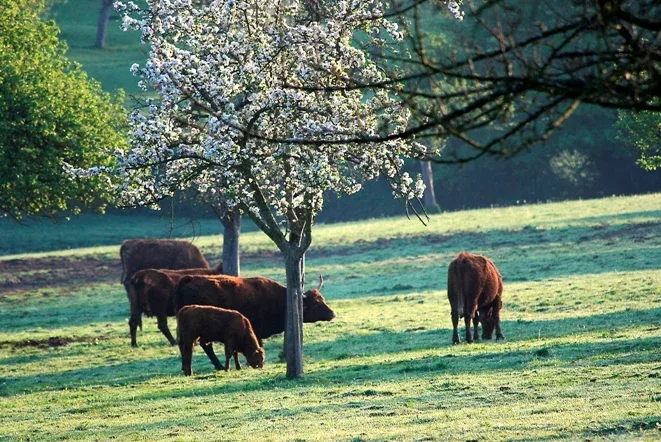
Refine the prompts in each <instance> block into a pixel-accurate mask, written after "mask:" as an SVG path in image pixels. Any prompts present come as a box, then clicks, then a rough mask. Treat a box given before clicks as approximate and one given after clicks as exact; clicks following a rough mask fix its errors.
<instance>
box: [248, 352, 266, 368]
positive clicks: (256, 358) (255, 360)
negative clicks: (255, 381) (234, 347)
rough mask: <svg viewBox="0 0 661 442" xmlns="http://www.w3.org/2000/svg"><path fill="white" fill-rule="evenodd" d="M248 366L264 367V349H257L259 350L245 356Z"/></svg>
mask: <svg viewBox="0 0 661 442" xmlns="http://www.w3.org/2000/svg"><path fill="white" fill-rule="evenodd" d="M244 356H245V357H246V361H248V365H250V366H251V367H252V368H262V367H263V366H264V349H263V348H261V347H257V349H256V350H255V351H254V352H252V353H249V354H244Z"/></svg>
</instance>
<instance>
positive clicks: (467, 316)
mask: <svg viewBox="0 0 661 442" xmlns="http://www.w3.org/2000/svg"><path fill="white" fill-rule="evenodd" d="M502 294H503V278H502V276H501V275H500V272H499V271H498V269H497V268H496V266H495V264H494V263H493V261H491V260H490V259H489V258H487V257H486V256H481V255H473V254H471V253H468V252H461V253H460V254H459V256H457V257H456V258H455V259H454V261H452V262H451V263H450V266H449V268H448V299H449V300H450V306H451V308H452V327H453V333H452V343H453V344H459V332H458V331H457V325H458V323H459V317H460V316H463V317H464V322H465V324H466V342H468V343H469V344H470V343H471V342H473V337H472V336H471V319H472V320H473V325H474V327H475V340H477V339H478V321H479V322H481V323H482V339H491V337H492V335H493V331H494V328H495V329H496V339H505V336H503V333H502V331H501V329H500V310H501V309H502V307H503V301H502V299H501V298H502Z"/></svg>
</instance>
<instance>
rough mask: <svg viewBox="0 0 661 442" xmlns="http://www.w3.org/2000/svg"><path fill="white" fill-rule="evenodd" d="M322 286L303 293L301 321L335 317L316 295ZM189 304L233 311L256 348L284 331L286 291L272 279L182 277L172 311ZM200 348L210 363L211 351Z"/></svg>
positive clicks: (212, 359)
mask: <svg viewBox="0 0 661 442" xmlns="http://www.w3.org/2000/svg"><path fill="white" fill-rule="evenodd" d="M322 286H323V279H320V284H319V287H318V288H316V289H313V290H308V291H307V292H305V293H304V294H303V322H317V321H330V320H332V319H333V318H335V312H333V310H331V308H330V307H329V306H328V305H327V304H326V302H325V300H324V297H323V296H322V295H321V293H320V292H319V290H320V289H321V287H322ZM191 304H199V305H213V306H216V307H221V308H227V309H231V310H237V311H238V312H240V313H241V314H243V315H245V316H246V317H247V318H248V319H249V320H250V322H251V323H252V327H253V329H254V330H255V335H257V339H258V340H259V344H260V345H261V344H262V340H263V339H266V338H269V337H271V336H273V335H276V334H278V333H282V332H284V331H285V315H286V307H287V288H286V287H285V286H283V285H282V284H280V283H278V282H276V281H274V280H272V279H268V278H261V277H257V278H240V277H236V276H226V275H223V276H184V277H183V278H181V279H180V280H179V283H178V284H177V288H176V289H175V309H180V308H182V307H184V306H186V305H191ZM203 349H204V350H205V351H206V352H207V356H209V359H211V361H212V362H214V358H215V355H214V353H213V348H212V347H211V346H208V347H203ZM216 361H217V358H216ZM214 364H215V362H214Z"/></svg>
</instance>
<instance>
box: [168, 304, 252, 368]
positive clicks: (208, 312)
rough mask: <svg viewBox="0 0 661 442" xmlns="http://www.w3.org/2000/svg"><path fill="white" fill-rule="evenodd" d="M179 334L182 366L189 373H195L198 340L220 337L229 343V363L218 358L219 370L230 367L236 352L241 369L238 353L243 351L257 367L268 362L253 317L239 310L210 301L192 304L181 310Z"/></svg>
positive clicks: (250, 362)
mask: <svg viewBox="0 0 661 442" xmlns="http://www.w3.org/2000/svg"><path fill="white" fill-rule="evenodd" d="M177 337H178V338H179V351H180V352H181V369H182V370H183V371H184V374H185V375H186V376H190V375H191V374H192V373H193V370H192V367H191V361H192V357H193V347H194V346H195V342H196V341H198V340H199V341H200V343H201V344H206V343H211V342H213V341H219V342H222V343H224V344H225V367H223V366H222V364H220V362H219V361H218V359H216V360H215V361H213V360H212V362H214V366H215V367H216V370H223V369H224V370H225V371H229V369H230V359H231V358H232V356H234V364H235V366H236V369H237V370H241V364H240V363H239V356H238V353H239V352H241V353H243V355H244V356H245V358H246V361H247V362H248V364H249V365H250V366H251V367H253V368H262V366H263V365H264V349H263V348H262V347H261V345H259V342H258V341H257V337H256V336H255V332H254V331H253V329H252V326H251V324H250V321H248V319H247V318H246V317H245V316H243V315H242V314H241V313H239V312H237V311H235V310H226V309H224V308H218V307H212V306H208V305H189V306H186V307H184V308H182V309H181V310H179V313H177Z"/></svg>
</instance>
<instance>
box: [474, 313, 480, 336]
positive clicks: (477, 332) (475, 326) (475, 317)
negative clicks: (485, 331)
mask: <svg viewBox="0 0 661 442" xmlns="http://www.w3.org/2000/svg"><path fill="white" fill-rule="evenodd" d="M479 323H480V321H479V319H478V313H477V312H476V313H475V316H473V339H475V340H476V341H479V340H480V338H479V336H480V335H479V330H478V328H477V326H478V324H479Z"/></svg>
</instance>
